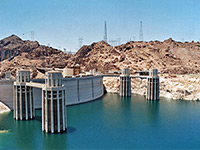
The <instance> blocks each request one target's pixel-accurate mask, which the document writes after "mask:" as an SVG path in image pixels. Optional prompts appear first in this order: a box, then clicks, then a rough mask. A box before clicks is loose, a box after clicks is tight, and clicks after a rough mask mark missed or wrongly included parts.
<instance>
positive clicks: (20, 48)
mask: <svg viewBox="0 0 200 150" xmlns="http://www.w3.org/2000/svg"><path fill="white" fill-rule="evenodd" d="M0 50H2V52H0V56H3V59H2V60H3V61H2V62H1V64H0V67H1V70H2V72H3V74H1V75H2V76H3V75H4V73H5V72H6V71H11V72H12V75H13V76H15V73H16V70H17V68H19V67H21V66H24V67H27V68H30V69H31V71H32V78H35V77H37V75H38V74H39V72H38V71H37V69H36V68H37V67H58V68H64V67H65V61H66V60H67V59H68V58H69V57H71V56H70V55H68V54H65V53H64V52H62V51H60V50H58V49H54V48H52V47H48V46H43V45H40V44H39V43H38V42H37V41H28V40H27V41H24V40H22V39H20V38H19V37H17V36H16V35H11V36H9V37H7V38H4V39H2V40H1V41H0ZM8 51H12V53H11V56H10V57H8V54H10V53H9V52H8Z"/></svg>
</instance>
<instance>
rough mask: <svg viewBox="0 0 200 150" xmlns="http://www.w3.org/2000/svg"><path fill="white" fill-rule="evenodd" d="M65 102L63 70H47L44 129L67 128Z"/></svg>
mask: <svg viewBox="0 0 200 150" xmlns="http://www.w3.org/2000/svg"><path fill="white" fill-rule="evenodd" d="M65 103H66V102H65V88H64V85H62V74H61V72H57V71H49V72H47V73H46V78H45V86H44V87H43V88H42V131H44V132H48V133H55V132H57V133H58V132H64V131H66V130H67V123H66V104H65Z"/></svg>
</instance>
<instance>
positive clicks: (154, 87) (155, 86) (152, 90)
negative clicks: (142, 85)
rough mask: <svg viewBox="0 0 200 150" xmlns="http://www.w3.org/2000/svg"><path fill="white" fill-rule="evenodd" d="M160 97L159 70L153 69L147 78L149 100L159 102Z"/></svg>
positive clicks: (147, 96)
mask: <svg viewBox="0 0 200 150" xmlns="http://www.w3.org/2000/svg"><path fill="white" fill-rule="evenodd" d="M159 95H160V83H159V76H158V70H157V69H151V70H150V71H149V76H148V77H147V95H146V99H147V100H152V101H157V100H159V97H160V96H159Z"/></svg>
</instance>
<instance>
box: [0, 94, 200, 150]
mask: <svg viewBox="0 0 200 150" xmlns="http://www.w3.org/2000/svg"><path fill="white" fill-rule="evenodd" d="M67 112H68V114H67V116H68V119H67V120H68V132H67V133H63V134H46V133H43V132H42V131H41V128H42V125H41V110H37V111H36V119H35V120H31V121H15V120H14V119H13V112H9V113H5V114H1V115H0V130H8V132H7V133H0V149H4V150H6V149H20V150H21V149H200V102H196V101H179V100H176V101H175V100H167V99H164V98H161V100H160V101H158V102H149V101H146V100H145V98H144V97H143V96H139V95H132V97H131V98H121V97H120V96H119V95H117V94H106V95H105V96H104V97H103V98H101V99H99V100H96V101H93V102H90V103H86V104H81V105H75V106H69V107H67Z"/></svg>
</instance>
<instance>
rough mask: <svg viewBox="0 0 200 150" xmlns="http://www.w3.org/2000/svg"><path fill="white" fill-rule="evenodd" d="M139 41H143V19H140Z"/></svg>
mask: <svg viewBox="0 0 200 150" xmlns="http://www.w3.org/2000/svg"><path fill="white" fill-rule="evenodd" d="M139 41H143V30H142V21H140V34H139Z"/></svg>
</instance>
